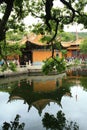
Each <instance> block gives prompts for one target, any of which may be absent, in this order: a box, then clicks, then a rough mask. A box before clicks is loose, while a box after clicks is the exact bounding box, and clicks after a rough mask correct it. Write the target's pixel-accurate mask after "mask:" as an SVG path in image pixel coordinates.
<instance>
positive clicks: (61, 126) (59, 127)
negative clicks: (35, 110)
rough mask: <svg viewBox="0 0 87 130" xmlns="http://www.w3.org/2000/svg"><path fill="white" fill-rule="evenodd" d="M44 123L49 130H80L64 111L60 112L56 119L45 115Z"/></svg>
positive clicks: (47, 114)
mask: <svg viewBox="0 0 87 130" xmlns="http://www.w3.org/2000/svg"><path fill="white" fill-rule="evenodd" d="M42 122H43V126H44V127H46V129H47V130H48V129H50V130H79V126H78V125H77V123H76V122H73V121H68V120H67V119H66V117H65V114H64V113H63V112H62V111H58V112H57V114H56V117H55V116H54V115H50V114H49V113H45V115H44V117H43V119H42Z"/></svg>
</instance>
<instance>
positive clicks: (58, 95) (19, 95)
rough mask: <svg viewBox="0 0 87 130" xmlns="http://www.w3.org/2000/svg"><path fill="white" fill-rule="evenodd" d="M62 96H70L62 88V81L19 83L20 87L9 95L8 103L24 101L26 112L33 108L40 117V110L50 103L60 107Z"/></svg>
mask: <svg viewBox="0 0 87 130" xmlns="http://www.w3.org/2000/svg"><path fill="white" fill-rule="evenodd" d="M64 95H67V96H71V94H70V90H69V89H68V88H65V87H62V79H60V78H58V79H55V80H52V79H51V80H45V81H44V80H43V81H41V80H36V81H35V80H34V81H29V80H27V81H20V86H18V87H15V88H14V89H13V90H12V92H11V93H10V97H9V101H12V100H19V99H21V100H24V104H26V103H27V104H28V106H29V107H28V111H29V110H30V108H31V107H32V106H33V107H35V108H36V109H37V110H38V113H39V115H41V113H42V110H43V109H44V108H45V107H46V106H47V105H50V103H51V102H54V103H57V104H58V105H59V106H61V99H62V97H63V96H64Z"/></svg>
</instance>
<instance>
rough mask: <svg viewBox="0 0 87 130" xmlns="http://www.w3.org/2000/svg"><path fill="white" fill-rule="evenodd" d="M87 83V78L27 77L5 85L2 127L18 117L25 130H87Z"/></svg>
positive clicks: (0, 101)
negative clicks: (19, 116)
mask: <svg viewBox="0 0 87 130" xmlns="http://www.w3.org/2000/svg"><path fill="white" fill-rule="evenodd" d="M86 81H87V77H84V78H82V77H63V78H59V77H45V78H44V77H42V78H41V77H39V78H37V77H36V78H30V77H27V78H25V79H22V80H19V79H18V80H16V81H15V82H9V83H8V84H7V83H6V84H1V86H0V91H1V92H2V93H1V92H0V106H1V111H0V121H1V124H3V122H7V123H8V122H9V121H10V120H12V117H15V115H16V114H17V113H18V114H19V115H21V122H24V123H25V128H24V129H25V130H45V129H51V130H52V129H53V130H55V129H56V130H58V129H59V130H63V129H64V130H65V129H67V130H68V129H69V130H78V129H80V130H82V129H83V130H86V128H87V126H86V124H85V122H84V120H87V118H86V116H85V115H86V114H87V112H86V110H87V105H86V104H87V101H86V100H85V99H86V98H87V92H86V91H87V89H86V88H87V85H86V84H87V83H86ZM2 97H3V98H2ZM4 111H5V113H4ZM76 122H77V123H76ZM1 124H0V125H1ZM42 124H43V125H42ZM3 126H4V124H3Z"/></svg>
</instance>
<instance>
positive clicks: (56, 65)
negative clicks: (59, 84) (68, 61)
mask: <svg viewBox="0 0 87 130" xmlns="http://www.w3.org/2000/svg"><path fill="white" fill-rule="evenodd" d="M65 68H66V65H65V61H64V59H63V58H59V57H55V58H49V59H47V60H46V61H44V65H43V67H42V71H43V72H44V73H45V74H49V73H50V72H52V71H53V70H56V71H57V72H63V71H64V70H65Z"/></svg>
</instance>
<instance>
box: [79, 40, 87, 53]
mask: <svg viewBox="0 0 87 130" xmlns="http://www.w3.org/2000/svg"><path fill="white" fill-rule="evenodd" d="M80 49H81V52H82V53H85V54H87V38H86V39H84V41H83V42H82V43H81V44H80Z"/></svg>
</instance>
